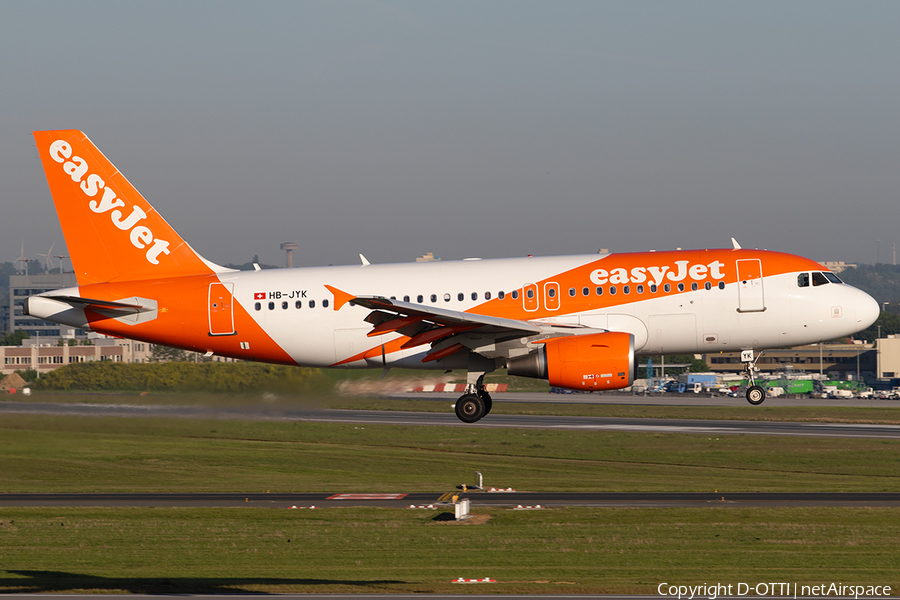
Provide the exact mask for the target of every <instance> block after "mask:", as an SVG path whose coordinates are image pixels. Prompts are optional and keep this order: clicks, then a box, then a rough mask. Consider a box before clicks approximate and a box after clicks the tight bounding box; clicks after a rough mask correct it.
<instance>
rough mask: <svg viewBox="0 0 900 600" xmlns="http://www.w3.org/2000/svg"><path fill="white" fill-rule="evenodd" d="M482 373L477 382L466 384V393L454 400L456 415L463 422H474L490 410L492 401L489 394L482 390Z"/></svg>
mask: <svg viewBox="0 0 900 600" xmlns="http://www.w3.org/2000/svg"><path fill="white" fill-rule="evenodd" d="M483 379H484V375H483V374H482V375H481V377H479V378H478V382H477V383H474V384H472V383H470V384H468V385H467V386H466V393H465V394H464V395H463V396H462V397H461V398H460V399H459V400H457V401H456V416H457V417H458V418H459V420H460V421H462V422H463V423H474V422H475V421H478V420H479V419H481V418H482V417H483V416H485V415H486V414H488V413H489V412H491V408H492V406H493V404H494V403H493V401H492V400H491V395H490V394H488V393H487V392H486V391H485V390H484V384H483V383H482V381H483Z"/></svg>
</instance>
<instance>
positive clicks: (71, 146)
mask: <svg viewBox="0 0 900 600" xmlns="http://www.w3.org/2000/svg"><path fill="white" fill-rule="evenodd" d="M34 139H35V140H36V141H37V147H38V151H39V152H40V155H41V162H42V163H43V165H44V173H45V174H46V175H47V183H49V184H50V192H51V194H52V195H53V202H54V203H55V204H56V212H57V214H58V215H59V221H60V224H61V225H62V230H63V235H64V236H65V238H66V246H67V248H68V251H69V256H70V258H71V260H72V265H73V266H74V268H75V274H76V276H77V278H78V283H79V284H80V285H86V284H89V283H103V282H110V281H125V280H134V279H158V278H163V277H177V276H184V275H201V274H210V273H214V272H219V271H224V270H226V269H224V268H222V267H219V266H217V265H215V264H213V263H210V262H208V261H206V260H205V259H203V258H202V257H201V256H200V255H199V254H197V253H196V252H194V250H193V249H192V248H191V247H190V246H189V245H188V244H187V243H186V242H185V241H184V240H183V239H181V236H179V235H178V234H177V233H176V232H175V230H174V229H172V227H171V226H170V225H169V224H168V223H166V221H165V219H163V218H162V217H161V216H160V215H159V213H157V212H156V210H155V209H154V208H153V207H152V206H151V205H150V203H149V202H147V201H146V200H145V199H144V197H143V196H141V194H140V193H139V192H138V191H137V190H136V189H135V188H134V186H132V185H131V184H130V183H129V182H128V180H127V179H125V177H124V176H123V175H122V174H121V173H119V171H118V169H116V167H115V166H113V164H112V163H111V162H110V161H109V160H108V159H107V158H106V157H105V156H103V153H102V152H100V150H98V149H97V147H96V146H95V145H94V144H93V143H92V142H91V140H90V139H88V137H87V136H86V135H85V134H83V133H82V132H80V131H75V130H68V131H35V132H34Z"/></svg>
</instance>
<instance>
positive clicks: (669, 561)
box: [0, 508, 900, 594]
mask: <svg viewBox="0 0 900 600" xmlns="http://www.w3.org/2000/svg"><path fill="white" fill-rule="evenodd" d="M436 513H437V511H421V510H401V509H393V510H392V509H367V508H341V509H323V510H317V511H312V510H272V509H138V508H132V509H125V508H109V509H87V508H84V509H75V508H69V509H62V508H61V509H46V508H42V509H36V508H33V509H28V508H21V509H4V510H3V512H2V515H0V564H2V570H0V591H2V592H38V593H58V592H71V591H82V592H83V591H90V592H132V593H139V592H141V593H146V592H169V593H186V592H193V593H223V592H279V593H286V592H322V593H324V592H329V593H340V592H381V593H400V592H433V593H453V592H462V593H465V592H469V591H490V592H495V593H535V594H542V593H567V594H575V593H578V594H587V593H594V594H613V593H616V594H621V593H640V594H655V593H656V588H657V586H658V585H659V584H660V583H663V582H668V583H670V584H684V585H687V584H690V585H698V584H704V583H717V582H720V583H725V584H729V583H730V584H736V583H738V582H750V583H751V584H755V583H756V582H773V581H774V582H798V583H800V584H801V585H818V584H820V583H822V582H826V583H828V582H843V583H845V584H850V583H854V584H867V585H875V584H878V585H891V586H892V587H893V589H894V591H895V593H896V590H897V589H898V579H900V578H898V572H897V560H898V556H900V555H898V548H897V540H898V539H900V518H898V517H900V509H896V508H878V509H853V508H803V509H797V508H780V509H742V508H689V509H613V508H604V509H575V508H569V509H559V510H544V511H532V512H517V511H510V510H489V511H478V512H477V513H476V519H478V520H479V521H482V524H457V523H440V522H436V521H435V520H434V516H435V514H436ZM485 520H486V522H484V521H485ZM458 577H464V578H483V577H491V578H493V579H496V580H497V583H496V584H489V585H487V586H484V587H487V589H486V590H485V589H483V587H481V586H479V587H478V588H477V590H476V589H472V588H467V587H465V586H460V585H456V584H452V583H450V582H451V581H452V580H454V579H456V578H458Z"/></svg>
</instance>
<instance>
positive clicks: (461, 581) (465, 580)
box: [450, 577, 497, 583]
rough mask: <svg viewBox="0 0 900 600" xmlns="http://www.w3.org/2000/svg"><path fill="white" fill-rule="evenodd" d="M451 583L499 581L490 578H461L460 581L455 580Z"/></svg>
mask: <svg viewBox="0 0 900 600" xmlns="http://www.w3.org/2000/svg"><path fill="white" fill-rule="evenodd" d="M450 583H497V580H496V579H491V578H490V577H485V578H484V579H465V578H463V577H460V578H459V579H454V580H453V581H451V582H450Z"/></svg>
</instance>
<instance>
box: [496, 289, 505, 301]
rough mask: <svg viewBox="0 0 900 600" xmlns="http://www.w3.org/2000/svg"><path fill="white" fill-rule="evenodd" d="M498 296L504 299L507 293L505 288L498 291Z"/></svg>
mask: <svg viewBox="0 0 900 600" xmlns="http://www.w3.org/2000/svg"><path fill="white" fill-rule="evenodd" d="M497 297H498V298H500V299H501V300H503V299H504V298H506V294H505V293H504V292H503V290H500V291H499V292H498V293H497Z"/></svg>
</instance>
